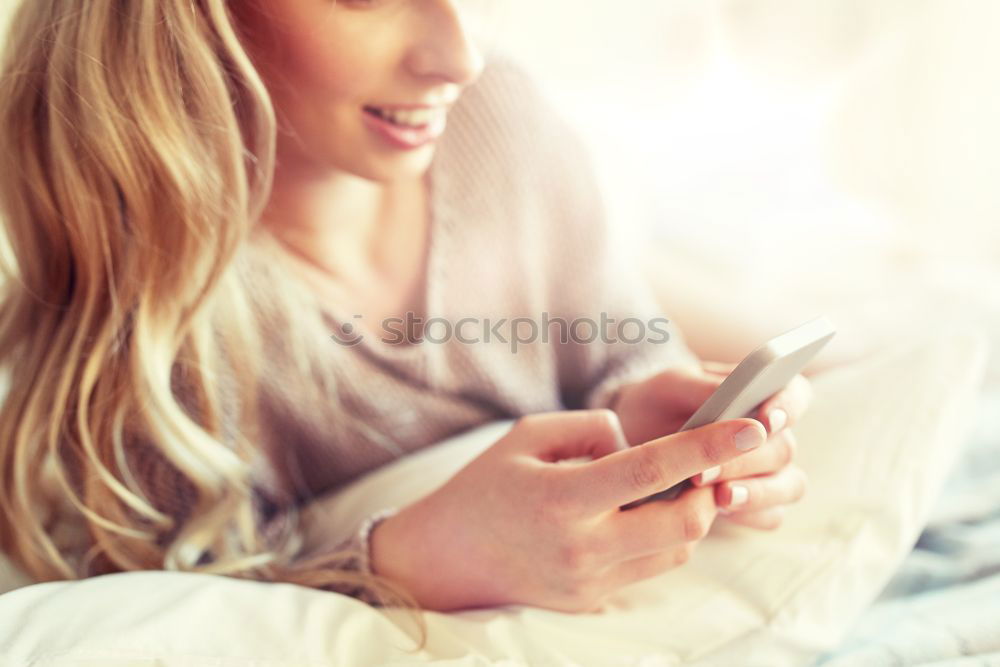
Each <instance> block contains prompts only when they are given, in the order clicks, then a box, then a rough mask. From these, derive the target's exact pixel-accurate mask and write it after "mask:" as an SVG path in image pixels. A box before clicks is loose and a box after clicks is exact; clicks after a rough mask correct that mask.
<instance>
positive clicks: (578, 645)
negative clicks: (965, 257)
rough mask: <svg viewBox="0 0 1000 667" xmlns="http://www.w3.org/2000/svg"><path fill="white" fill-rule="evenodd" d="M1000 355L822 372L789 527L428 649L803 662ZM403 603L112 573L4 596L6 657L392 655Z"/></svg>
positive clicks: (980, 343) (957, 345)
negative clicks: (802, 493) (577, 608)
mask: <svg viewBox="0 0 1000 667" xmlns="http://www.w3.org/2000/svg"><path fill="white" fill-rule="evenodd" d="M985 355H986V343H985V339H984V337H983V336H982V334H979V333H978V332H962V331H957V332H952V333H948V334H940V335H937V336H933V337H930V338H924V339H921V340H918V341H911V342H910V343H908V344H906V345H905V346H903V347H900V348H899V349H897V350H887V351H885V352H884V353H883V354H879V355H877V356H873V357H870V358H868V359H865V360H862V361H859V362H856V363H852V364H850V365H848V366H843V367H840V368H835V369H832V370H830V371H827V372H825V373H823V374H821V375H818V376H815V377H814V378H813V386H814V389H815V394H816V395H815V399H814V401H813V404H812V406H811V407H810V410H809V411H808V413H807V414H806V415H805V417H804V418H803V420H802V421H801V422H800V423H799V425H798V426H797V427H796V434H797V435H798V438H799V442H800V448H799V455H798V462H799V464H800V465H801V466H802V467H803V468H804V469H805V470H806V471H807V472H808V474H809V477H810V487H809V492H808V494H807V495H806V497H805V498H803V499H802V500H801V501H800V502H799V503H796V504H794V505H792V506H790V507H789V511H788V513H787V515H786V519H785V522H784V524H783V525H782V527H781V528H780V529H779V530H777V531H774V532H768V531H757V530H753V529H750V528H743V527H740V526H734V525H725V524H723V523H717V524H716V525H715V526H714V527H713V529H712V531H711V533H710V534H709V536H708V537H707V538H706V539H705V541H704V542H703V543H702V544H701V545H700V546H699V548H698V549H697V550H696V551H695V554H694V557H693V558H692V559H691V560H690V561H689V562H688V563H687V564H686V565H684V566H682V567H680V568H677V569H675V570H672V571H670V572H667V573H665V574H663V575H661V576H659V577H656V578H654V579H650V580H646V581H643V582H638V583H635V584H632V585H630V586H628V587H626V588H624V589H622V590H621V591H619V593H618V594H616V595H615V596H614V597H613V598H612V600H611V602H610V604H609V605H608V606H607V607H606V610H605V611H604V612H603V613H600V614H565V613H560V612H554V611H549V610H545V609H538V608H533V607H524V606H508V607H500V608H496V609H483V610H471V611H464V612H453V613H450V614H442V613H437V612H425V613H424V617H425V619H426V620H427V623H428V627H429V631H430V638H429V643H428V647H427V649H426V650H425V651H423V652H422V653H420V654H419V658H420V661H433V662H435V664H442V665H474V664H498V662H500V661H503V662H504V663H505V664H509V665H514V664H518V665H520V664H525V665H549V664H584V665H594V664H601V665H613V664H618V665H635V664H642V665H647V666H652V665H673V664H681V663H684V664H691V663H693V664H698V665H731V664H740V665H769V666H774V665H785V664H788V665H796V664H807V663H808V662H809V661H810V660H811V659H812V658H813V657H815V656H817V655H818V654H819V653H821V652H822V651H825V650H828V649H830V648H833V647H835V646H836V645H837V643H839V641H840V639H841V637H842V636H843V635H844V634H845V633H846V631H847V629H849V627H850V625H851V623H852V621H853V620H854V619H855V618H856V617H857V615H858V614H859V613H860V612H861V611H862V610H863V609H864V608H865V607H866V606H867V605H868V604H870V603H871V601H873V600H874V599H875V597H876V596H877V595H878V593H879V592H880V590H881V589H882V587H883V586H884V584H885V583H886V582H887V581H888V579H889V578H890V577H891V575H892V573H893V571H894V570H895V569H896V567H897V566H898V564H899V562H900V561H901V560H902V559H903V557H904V556H905V555H906V553H907V552H908V551H909V550H910V549H911V547H912V545H913V543H914V542H915V540H916V538H917V536H918V535H919V533H920V531H921V528H922V526H923V525H924V522H925V521H926V518H927V515H928V512H929V510H930V507H931V505H932V504H933V502H934V500H935V497H936V496H937V494H938V493H939V491H940V489H941V487H942V484H943V481H944V478H945V477H946V475H947V473H948V471H949V469H950V468H951V466H952V465H953V463H954V461H955V458H956V456H957V454H958V450H959V447H960V445H961V444H962V443H963V441H964V439H965V436H966V434H967V433H968V426H969V424H970V423H971V414H972V412H971V411H972V407H973V405H974V399H975V394H976V391H977V388H978V385H979V383H980V382H981V379H982V374H983V370H984V367H985ZM510 423H511V422H500V423H495V424H490V425H487V426H484V427H482V428H480V429H477V430H475V431H473V432H470V433H467V434H465V435H463V436H460V437H457V438H453V439H451V440H448V441H445V442H443V443H441V444H440V445H438V446H436V447H433V448H430V449H428V450H424V451H422V452H420V453H418V454H416V455H413V456H410V457H407V458H406V459H402V460H399V461H397V462H395V463H393V464H391V465H389V466H386V467H384V468H382V469H379V470H377V471H375V472H373V473H371V474H369V475H368V476H366V477H364V478H362V479H360V480H358V481H357V482H355V483H354V484H352V485H350V486H349V487H347V488H345V489H343V490H342V491H340V492H339V493H338V494H336V495H335V496H332V497H330V498H326V499H323V500H321V501H319V503H318V504H317V505H316V507H315V508H314V510H313V511H312V512H311V514H310V520H313V521H321V522H325V525H327V526H329V527H330V530H331V533H330V534H331V535H333V536H342V535H346V533H347V531H349V530H351V529H352V528H353V527H354V525H355V523H356V522H357V520H358V519H359V518H360V517H362V516H364V515H365V514H366V513H368V512H370V511H373V510H375V509H377V508H379V507H382V506H384V505H387V504H399V503H405V502H409V501H411V500H414V499H416V498H417V497H419V496H420V495H422V494H424V493H426V492H428V491H430V490H432V489H433V488H435V487H436V486H437V485H439V484H440V483H441V482H443V481H444V480H445V479H447V478H448V477H449V476H450V475H451V474H453V473H454V472H455V471H456V470H457V469H459V468H460V467H461V466H462V465H464V464H465V463H466V462H467V461H469V460H471V459H472V458H473V457H475V456H476V455H477V454H478V453H479V452H481V451H482V450H483V449H484V448H486V447H488V446H489V444H490V443H492V442H494V441H495V440H496V439H497V438H498V437H499V436H500V435H502V434H503V433H504V432H505V431H506V430H507V429H508V428H509V426H510ZM399 618H400V619H402V620H401V621H400V623H401V625H399V626H396V625H394V624H393V623H392V622H390V620H389V619H387V618H386V617H384V616H383V615H382V614H380V613H379V612H378V611H376V610H373V609H371V608H369V607H367V606H366V605H364V604H362V603H360V602H358V601H357V600H354V599H352V598H348V597H346V596H343V595H338V594H333V593H324V592H319V591H314V590H309V589H305V588H299V587H294V586H290V585H285V584H264V583H256V582H246V581H239V580H235V579H227V578H225V577H215V576H210V575H194V574H180V573H166V572H140V573H128V574H116V575H109V576H104V577H98V578H96V579H91V580H86V581H80V582H58V583H48V584H36V585H32V586H28V587H26V588H22V589H20V590H17V591H14V592H12V593H8V594H6V595H2V596H0V655H2V656H4V658H5V659H6V661H7V662H6V663H4V662H0V665H2V664H10V665H14V664H17V665H21V664H25V663H27V662H30V661H32V660H34V661H35V662H34V663H33V664H36V665H60V666H62V665H84V664H86V665H96V664H100V665H107V666H110V667H115V666H117V665H126V664H127V665H136V664H151V661H153V660H156V663H155V664H157V665H168V666H173V665H179V666H180V665H182V666H190V667H195V666H196V667H203V666H205V667H207V666H208V665H212V666H213V667H218V666H220V665H237V664H239V665H243V664H248V663H249V662H251V660H252V661H253V664H255V665H269V666H275V667H277V666H281V667H285V666H290V665H306V664H317V665H326V664H391V663H394V662H397V663H398V662H406V661H410V660H413V659H415V656H414V655H413V654H411V653H407V652H406V649H409V648H411V647H412V646H413V643H412V640H411V639H410V638H409V637H415V636H416V634H415V631H414V630H413V628H412V627H411V626H410V625H407V624H405V622H404V621H405V617H403V616H400V617H399ZM408 635H409V637H408Z"/></svg>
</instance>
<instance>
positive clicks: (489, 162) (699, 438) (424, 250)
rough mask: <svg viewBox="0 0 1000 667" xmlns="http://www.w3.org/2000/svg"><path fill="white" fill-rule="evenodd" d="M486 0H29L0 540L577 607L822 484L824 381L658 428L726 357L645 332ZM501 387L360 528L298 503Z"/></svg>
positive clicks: (569, 156) (12, 113) (12, 189)
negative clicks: (479, 443)
mask: <svg viewBox="0 0 1000 667" xmlns="http://www.w3.org/2000/svg"><path fill="white" fill-rule="evenodd" d="M468 19H469V17H468V16H466V15H465V10H464V9H463V7H462V3H459V2H455V0H342V1H341V2H328V1H326V0H255V1H252V2H251V1H247V2H239V3H231V4H227V3H225V2H224V1H223V0H158V1H157V2H150V1H149V0H114V1H112V0H93V1H91V2H86V3H66V2H58V1H56V0H32V1H31V2H26V3H23V4H22V6H21V7H20V9H19V10H18V13H17V15H16V16H15V18H14V21H13V24H12V28H11V32H10V35H9V38H8V44H7V47H6V49H7V50H6V54H5V60H4V65H3V79H2V83H0V156H3V158H2V159H3V160H4V161H5V164H4V165H3V167H4V168H3V169H0V174H2V176H0V204H2V207H3V209H2V210H3V215H4V221H5V229H6V232H7V237H8V239H9V244H10V252H9V253H7V257H6V259H7V262H6V270H7V279H6V281H5V283H4V289H5V293H4V300H3V304H4V307H3V310H2V316H0V355H2V356H0V358H2V360H3V364H4V367H5V369H6V370H7V372H8V374H9V378H10V386H11V391H10V393H9V395H8V396H7V398H6V401H5V402H4V404H3V407H2V412H0V474H2V477H0V479H2V485H0V486H2V488H0V504H2V510H3V511H2V512H0V528H2V531H0V535H2V545H0V546H2V548H3V549H4V551H6V552H7V553H9V554H10V555H11V556H12V557H13V558H14V559H15V562H17V563H18V564H19V565H20V566H21V567H22V568H23V569H24V570H25V571H26V572H28V573H29V574H30V575H32V576H33V577H35V578H36V579H38V580H51V579H59V578H74V577H81V576H88V575H92V574H98V573H102V572H112V571H120V570H133V569H160V568H167V569H178V570H192V571H203V572H214V573H220V574H227V575H232V576H239V577H248V578H254V579H261V580H269V581H293V582H298V583H302V584H305V585H310V586H316V587H322V588H329V589H332V590H339V591H342V592H346V593H348V594H352V595H357V596H359V597H362V598H364V599H366V600H369V601H371V602H372V603H373V604H384V603H386V601H388V600H392V601H396V602H399V601H401V602H402V603H403V604H407V605H411V606H412V605H419V606H421V607H423V608H427V609H437V610H449V609H460V608H467V607H477V606H489V605H497V604H506V603H521V604H532V605H537V606H542V607H548V608H552V609H562V610H567V611H580V610H588V609H593V608H595V607H596V606H597V605H599V604H600V601H601V600H602V599H603V598H604V597H606V596H607V595H608V594H610V593H611V592H613V591H615V590H617V589H618V588H620V587H621V586H623V585H625V584H627V583H630V582H632V581H636V580H639V579H644V578H648V577H650V576H653V575H655V574H658V573H660V572H663V571H665V570H667V569H670V568H672V567H675V566H676V565H677V564H679V563H682V562H684V560H686V559H687V558H688V556H689V555H690V553H691V550H692V549H693V548H694V546H695V545H696V544H697V542H698V541H699V540H700V539H701V538H702V537H703V536H704V534H705V533H706V531H707V530H708V527H709V526H710V525H711V523H712V522H713V521H714V520H715V519H716V515H717V513H718V512H720V511H723V512H725V511H727V507H728V511H729V513H728V514H727V515H726V520H729V521H734V522H739V523H742V524H744V525H748V526H755V527H758V528H763V529H767V528H774V527H776V526H777V525H778V524H779V523H780V518H781V511H782V505H784V504H786V503H789V502H794V501H795V500H797V499H798V498H799V497H801V495H802V493H803V492H804V475H803V474H802V472H801V470H800V469H798V468H797V467H796V466H795V465H794V463H793V462H792V455H793V453H794V438H793V437H792V435H791V431H790V430H789V428H788V427H789V426H790V425H792V424H794V423H795V421H796V419H797V418H798V417H799V416H800V415H801V414H802V412H803V410H804V409H805V407H806V405H807V403H808V400H809V388H808V383H807V382H806V381H805V379H804V378H802V377H801V376H800V377H797V378H796V380H795V382H793V383H791V384H790V385H789V387H787V388H786V389H785V390H784V391H782V392H780V393H779V394H777V395H775V396H774V397H773V398H772V399H770V400H769V401H768V402H767V403H766V404H765V405H764V406H763V407H762V408H761V411H760V416H759V417H760V422H758V421H754V420H751V419H738V420H730V421H726V422H722V423H718V424H713V425H710V426H706V427H704V428H700V429H696V430H692V431H687V432H684V433H679V434H675V435H668V434H671V433H674V432H675V431H676V429H677V428H678V427H679V426H680V424H681V423H682V422H683V421H684V419H686V417H687V416H688V415H690V414H691V413H692V412H693V410H694V409H695V408H696V407H697V406H698V405H699V404H700V403H701V401H703V400H704V399H705V398H706V397H707V396H708V395H709V394H710V393H711V391H712V390H713V389H714V388H715V387H716V386H717V385H718V384H719V382H720V381H721V379H722V378H723V377H724V373H725V370H726V369H725V368H724V367H721V366H719V365H712V364H704V365H703V364H701V363H700V362H699V360H698V359H697V358H696V357H695V356H694V355H693V354H692V353H691V352H690V350H688V348H687V347H686V345H685V344H684V340H683V338H682V336H681V335H680V332H679V331H677V330H676V329H671V330H670V331H669V332H668V335H665V336H664V335H656V334H662V333H664V330H662V329H661V328H659V327H658V326H657V325H658V324H660V325H662V318H659V320H660V321H659V322H657V319H658V318H657V316H658V313H657V311H656V308H655V306H653V305H652V304H653V302H652V300H651V299H650V297H649V295H648V294H647V293H646V292H644V291H643V289H644V288H643V287H642V285H641V283H639V282H638V280H637V279H636V277H635V275H634V273H633V272H631V271H630V267H629V265H628V263H627V262H624V261H623V260H622V258H620V257H619V256H618V255H617V254H616V253H614V252H612V251H611V250H610V249H609V248H610V244H609V240H610V237H609V233H608V230H607V229H606V227H605V224H606V223H605V219H604V215H603V209H602V208H601V202H600V200H599V198H598V197H597V195H596V187H595V183H594V181H593V176H592V172H591V170H590V168H589V163H588V156H587V153H586V151H585V150H584V149H583V146H582V144H581V142H580V141H579V139H578V138H577V137H576V136H575V135H574V134H573V133H572V132H571V131H570V130H569V128H568V127H567V125H566V124H565V123H564V122H561V121H560V120H559V117H558V115H557V113H556V112H555V110H554V109H553V108H552V106H551V105H548V104H546V102H545V100H544V98H543V97H542V96H541V95H540V94H539V93H538V91H537V89H536V88H535V87H534V86H533V84H532V83H531V81H530V80H529V79H526V78H525V77H524V76H523V75H521V74H520V72H519V70H518V69H517V68H516V67H514V66H512V65H511V64H509V63H507V62H506V61H504V60H503V59H501V58H494V59H492V60H490V61H489V62H486V61H485V60H484V58H483V56H482V55H481V53H480V52H479V50H478V48H477V47H476V45H475V44H474V43H473V41H472V39H471V37H470V33H469V31H468V25H467V21H468ZM412 105H422V106H423V107H425V108H424V109H423V111H420V112H419V113H411V114H407V113H405V112H402V111H400V107H403V106H412ZM407 126H408V127H407ZM445 126H447V127H448V131H447V132H445V131H444V127H445ZM432 316H433V317H436V318H439V319H437V320H436V321H435V325H436V326H437V325H441V324H444V325H447V326H448V327H452V325H454V328H451V329H449V332H450V334H451V335H449V336H442V335H441V334H440V332H438V331H436V330H432V329H431V328H430V327H431V320H430V319H429V317H432ZM518 317H520V318H522V319H521V320H516V318H518ZM539 317H541V320H542V326H541V327H539V326H538V320H537V318H539ZM394 318H395V319H394ZM532 318H536V319H532ZM629 318H631V319H629ZM500 319H502V320H504V321H505V322H508V323H509V322H511V321H512V320H516V321H517V322H518V323H517V325H516V328H515V329H514V330H508V331H506V332H504V331H500V332H499V333H500V335H494V334H497V332H498V331H499V330H498V329H497V328H496V327H497V325H496V321H497V320H500ZM489 320H492V321H493V323H492V324H491V325H489V326H484V324H485V322H486V321H489ZM626 320H627V321H628V326H625V324H626ZM460 321H462V324H461V326H460V325H459V323H460ZM578 321H582V322H584V326H577V322H578ZM389 322H391V323H393V324H394V325H399V326H402V325H405V326H406V328H405V329H400V328H392V329H391V330H390V328H388V327H386V326H385V325H386V323H389ZM598 322H599V323H598ZM379 323H381V325H382V326H379ZM550 325H554V326H550ZM586 325H589V327H590V328H589V333H587V334H584V333H582V332H581V330H582V329H584V328H586ZM522 329H528V333H529V334H531V333H532V332H533V334H534V335H527V336H525V335H524V333H523V332H522V331H521V330H522ZM637 329H638V333H639V335H636V330H637ZM390 331H391V333H392V335H387V334H388V333H390ZM550 332H551V333H552V337H551V338H550V337H549V335H548V334H549V333H550ZM331 333H332V334H333V335H332V336H331ZM432 334H433V337H432ZM491 335H492V337H491ZM513 341H516V342H517V343H519V344H520V347H517V345H516V344H514V343H513ZM506 417H517V418H518V421H517V423H516V425H515V427H514V428H513V429H512V430H511V431H510V432H509V433H508V434H507V435H506V436H505V437H504V438H502V439H501V440H500V441H498V442H497V443H495V444H494V446H492V447H491V448H490V449H488V450H487V451H486V452H485V453H484V454H483V455H481V456H480V457H479V458H477V459H476V460H475V461H473V462H472V463H471V464H470V465H468V466H466V467H465V468H464V469H463V470H461V471H460V472H459V473H458V474H456V475H455V476H454V477H453V478H452V479H450V480H449V481H448V483H447V484H445V485H444V486H443V487H442V488H441V489H439V490H438V491H436V492H434V493H432V494H430V495H428V496H426V497H425V498H423V499H421V500H420V501H418V502H415V503H413V504H411V505H409V506H407V507H404V508H401V509H399V510H398V511H396V512H395V513H393V511H394V509H395V508H389V511H388V512H386V513H385V514H382V515H379V516H378V517H373V519H375V518H378V519H383V520H381V521H380V522H378V523H377V529H375V530H373V532H371V533H370V542H369V541H368V539H367V538H366V534H365V532H364V531H362V532H359V534H358V535H357V536H356V537H355V539H354V540H351V541H349V542H347V543H345V544H339V545H329V544H325V543H324V542H323V537H322V535H319V536H316V535H311V536H310V535H303V534H302V531H301V529H300V528H299V526H298V523H297V522H296V511H297V508H298V507H301V506H303V505H304V504H306V503H308V502H309V501H310V499H311V498H312V497H314V496H316V495H319V494H321V493H325V492H328V491H330V490H332V489H335V488H337V487H338V486H339V485H341V484H343V483H345V482H347V481H349V480H351V479H353V478H356V477H357V476H358V475H360V474H362V473H364V472H366V471H368V470H371V469H373V468H376V467H378V466H379V465H382V464H384V463H387V462H389V461H391V460H393V459H395V458H398V457H400V456H404V455H405V454H406V453H407V452H409V451H414V450H417V449H420V448H422V447H425V446H427V445H430V444H433V443H434V442H436V441H438V440H440V439H441V438H443V437H446V436H448V435H450V434H453V433H457V432H459V431H461V430H464V429H467V428H470V427H472V426H475V425H478V424H482V423H485V422H487V421H490V420H493V419H498V418H506ZM762 423H763V424H766V425H767V431H766V432H765V431H764V429H763V428H762ZM737 434H740V435H737ZM640 443H645V444H644V446H643V447H641V448H630V446H631V445H637V444H640ZM748 447H749V448H750V451H747V449H746V448H748ZM580 456H590V457H593V458H594V459H596V460H594V461H592V462H589V463H587V464H584V465H577V466H565V465H555V463H554V462H555V461H557V460H560V459H566V458H574V457H580ZM698 473H702V474H701V475H700V476H699V477H698V481H697V484H696V485H695V488H693V489H691V490H689V491H687V492H685V493H684V494H683V495H682V496H681V497H679V498H678V499H676V500H675V501H671V502H657V503H647V504H645V505H642V506H641V507H639V508H636V509H633V510H629V511H624V512H622V511H618V507H619V506H620V505H622V504H625V503H626V502H627V501H629V500H633V499H636V498H639V497H642V496H645V495H648V494H649V493H652V492H654V491H658V490H661V489H663V488H665V487H667V486H670V485H671V484H673V483H674V482H676V481H679V480H681V479H684V478H686V477H689V476H692V475H696V474H698ZM735 482H738V483H735ZM57 516H70V517H71V518H72V517H75V519H76V525H78V526H83V527H85V528H86V530H85V532H84V533H83V534H81V535H79V536H78V541H77V542H75V543H72V544H71V543H67V542H66V541H65V540H63V539H62V538H61V537H60V536H59V534H58V531H56V530H55V529H54V521H55V519H56V518H57ZM386 516H388V518H386ZM373 523H375V522H374V521H372V522H368V523H367V524H365V525H364V526H363V528H365V529H370V528H371V527H372V524H373ZM303 544H312V545H314V546H313V547H311V548H310V549H306V548H304V547H303ZM315 545H319V547H316V546H315ZM369 546H370V547H371V552H370V554H369V553H368V551H367V548H368V547H369ZM369 556H370V561H369V560H365V559H366V558H368V557H369Z"/></svg>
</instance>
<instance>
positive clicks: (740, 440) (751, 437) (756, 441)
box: [733, 426, 767, 451]
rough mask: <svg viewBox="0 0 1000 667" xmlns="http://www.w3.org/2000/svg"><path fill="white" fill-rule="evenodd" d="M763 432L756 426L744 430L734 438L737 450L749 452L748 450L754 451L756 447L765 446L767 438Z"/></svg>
mask: <svg viewBox="0 0 1000 667" xmlns="http://www.w3.org/2000/svg"><path fill="white" fill-rule="evenodd" d="M762 431H763V429H761V428H757V427H756V426H747V427H746V428H744V429H743V430H742V431H740V432H739V433H737V434H736V435H735V436H734V437H733V442H735V443H736V449H740V450H742V451H747V450H748V449H753V448H754V447H759V446H761V445H763V444H764V441H765V440H766V439H767V438H766V436H765V435H763V434H762Z"/></svg>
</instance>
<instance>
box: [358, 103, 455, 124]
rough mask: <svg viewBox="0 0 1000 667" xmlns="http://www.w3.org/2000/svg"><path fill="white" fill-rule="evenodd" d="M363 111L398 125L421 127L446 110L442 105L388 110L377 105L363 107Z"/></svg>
mask: <svg viewBox="0 0 1000 667" xmlns="http://www.w3.org/2000/svg"><path fill="white" fill-rule="evenodd" d="M363 109H364V111H365V113H368V114H371V115H372V116H375V117H377V118H381V119H382V120H384V121H386V122H389V123H392V124H393V125H397V126H399V127H408V128H421V127H426V126H428V125H430V124H431V123H433V122H434V121H436V120H438V119H439V118H440V117H442V116H444V115H445V113H446V111H445V109H444V108H443V107H431V108H425V109H400V110H389V109H382V108H379V107H373V106H366V107H363Z"/></svg>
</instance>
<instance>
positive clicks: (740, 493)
mask: <svg viewBox="0 0 1000 667" xmlns="http://www.w3.org/2000/svg"><path fill="white" fill-rule="evenodd" d="M730 490H731V491H732V494H733V499H732V500H730V501H729V506H730V507H735V506H736V505H742V504H743V503H745V502H746V501H747V498H749V497H750V492H749V491H747V487H745V486H739V485H736V486H732V487H730Z"/></svg>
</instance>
